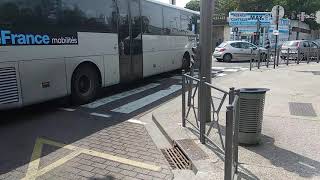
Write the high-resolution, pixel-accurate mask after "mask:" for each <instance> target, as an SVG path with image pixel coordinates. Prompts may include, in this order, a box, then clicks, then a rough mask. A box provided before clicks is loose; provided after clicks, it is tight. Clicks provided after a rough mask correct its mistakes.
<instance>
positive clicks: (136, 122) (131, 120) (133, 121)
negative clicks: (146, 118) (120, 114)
mask: <svg viewBox="0 0 320 180" xmlns="http://www.w3.org/2000/svg"><path fill="white" fill-rule="evenodd" d="M128 122H131V123H135V124H141V125H146V124H147V123H145V122H142V121H139V120H137V119H129V120H128Z"/></svg>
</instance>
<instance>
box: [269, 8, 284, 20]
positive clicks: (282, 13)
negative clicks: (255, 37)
mask: <svg viewBox="0 0 320 180" xmlns="http://www.w3.org/2000/svg"><path fill="white" fill-rule="evenodd" d="M278 8H279V19H281V18H283V16H284V8H283V7H282V6H279V5H276V6H273V8H272V11H271V13H272V18H273V20H276V18H277V9H278Z"/></svg>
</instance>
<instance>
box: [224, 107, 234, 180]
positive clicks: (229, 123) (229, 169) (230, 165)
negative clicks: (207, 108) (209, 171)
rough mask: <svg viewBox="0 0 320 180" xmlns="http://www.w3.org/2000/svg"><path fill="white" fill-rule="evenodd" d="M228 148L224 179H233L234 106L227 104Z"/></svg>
mask: <svg viewBox="0 0 320 180" xmlns="http://www.w3.org/2000/svg"><path fill="white" fill-rule="evenodd" d="M225 138H226V139H225V143H226V150H225V160H224V171H225V172H224V179H225V180H232V177H233V162H232V161H233V155H232V154H233V150H232V149H233V148H232V144H233V106H231V105H228V106H227V112H226V137H225Z"/></svg>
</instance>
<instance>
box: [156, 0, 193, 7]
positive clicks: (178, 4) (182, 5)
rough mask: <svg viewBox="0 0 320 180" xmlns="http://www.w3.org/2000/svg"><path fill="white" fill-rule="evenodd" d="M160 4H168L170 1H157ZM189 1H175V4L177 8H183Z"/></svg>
mask: <svg viewBox="0 0 320 180" xmlns="http://www.w3.org/2000/svg"><path fill="white" fill-rule="evenodd" d="M157 1H160V2H164V3H169V2H170V0H157ZM189 1H190V0H176V2H177V6H179V7H185V5H186V4H187V3H188V2H189Z"/></svg>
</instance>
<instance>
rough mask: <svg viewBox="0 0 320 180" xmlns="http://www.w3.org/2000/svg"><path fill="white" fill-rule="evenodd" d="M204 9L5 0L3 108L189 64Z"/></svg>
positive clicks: (113, 1) (146, 0) (81, 94)
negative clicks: (199, 11)
mask: <svg viewBox="0 0 320 180" xmlns="http://www.w3.org/2000/svg"><path fill="white" fill-rule="evenodd" d="M198 19H199V13H198V12H194V11H190V10H187V9H183V8H177V7H175V6H171V5H167V4H163V3H159V2H155V1H151V0H0V109H8V108H15V107H21V106H26V105H30V104H34V103H39V102H43V101H47V100H50V99H54V98H58V97H63V96H67V95H71V97H72V99H73V100H74V101H75V102H76V103H79V104H83V103H87V102H89V101H92V100H94V99H95V96H96V94H97V92H98V90H99V88H101V87H106V86H110V85H114V84H118V83H127V82H131V81H134V80H137V79H142V78H144V77H148V76H151V75H155V74H159V73H163V72H167V71H171V70H175V69H179V68H183V67H187V66H188V64H189V63H190V54H191V48H192V46H194V44H195V43H196V42H195V35H196V34H197V29H198V24H197V22H198Z"/></svg>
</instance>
